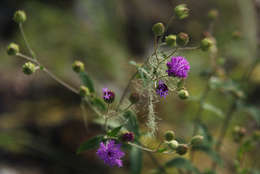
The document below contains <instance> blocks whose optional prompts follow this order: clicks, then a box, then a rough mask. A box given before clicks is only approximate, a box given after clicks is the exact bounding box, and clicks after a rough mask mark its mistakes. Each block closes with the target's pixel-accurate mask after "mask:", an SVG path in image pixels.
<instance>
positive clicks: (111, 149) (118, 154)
mask: <svg viewBox="0 0 260 174" xmlns="http://www.w3.org/2000/svg"><path fill="white" fill-rule="evenodd" d="M120 146H121V144H116V143H115V141H114V140H108V141H107V142H106V144H104V143H103V142H101V143H100V146H99V149H98V150H97V155H98V156H99V158H100V159H101V160H103V161H104V163H105V164H107V165H109V166H111V167H113V166H116V165H117V166H118V167H122V166H123V163H122V160H121V158H122V157H123V156H124V155H125V153H124V152H123V151H121V148H120Z"/></svg>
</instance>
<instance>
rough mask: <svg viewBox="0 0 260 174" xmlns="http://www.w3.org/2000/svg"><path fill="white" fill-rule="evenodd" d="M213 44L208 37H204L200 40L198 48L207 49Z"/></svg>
mask: <svg viewBox="0 0 260 174" xmlns="http://www.w3.org/2000/svg"><path fill="white" fill-rule="evenodd" d="M212 46H213V41H212V40H211V39H210V38H204V39H202V40H201V42H200V48H201V50H202V51H208V50H209V49H210V48H211V47H212Z"/></svg>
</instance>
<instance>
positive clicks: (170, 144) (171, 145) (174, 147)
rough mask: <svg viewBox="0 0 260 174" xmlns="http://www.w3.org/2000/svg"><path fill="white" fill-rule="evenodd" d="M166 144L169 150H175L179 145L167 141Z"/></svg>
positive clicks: (172, 141)
mask: <svg viewBox="0 0 260 174" xmlns="http://www.w3.org/2000/svg"><path fill="white" fill-rule="evenodd" d="M167 144H168V146H169V148H171V149H172V150H176V149H177V148H178V146H179V143H178V141H176V140H171V141H168V142H167Z"/></svg>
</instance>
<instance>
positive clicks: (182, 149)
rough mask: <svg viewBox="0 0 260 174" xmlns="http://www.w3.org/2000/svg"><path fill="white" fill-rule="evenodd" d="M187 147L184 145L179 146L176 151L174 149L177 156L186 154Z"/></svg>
mask: <svg viewBox="0 0 260 174" xmlns="http://www.w3.org/2000/svg"><path fill="white" fill-rule="evenodd" d="M188 149H189V147H188V145H186V144H179V145H178V147H177V149H176V152H177V153H178V154H179V155H184V154H186V153H187V151H188Z"/></svg>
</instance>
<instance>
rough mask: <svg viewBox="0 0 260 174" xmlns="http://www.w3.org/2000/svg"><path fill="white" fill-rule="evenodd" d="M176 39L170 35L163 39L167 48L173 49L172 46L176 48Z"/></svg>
mask: <svg viewBox="0 0 260 174" xmlns="http://www.w3.org/2000/svg"><path fill="white" fill-rule="evenodd" d="M176 39H177V36H176V35H173V34H171V35H169V36H166V37H165V42H166V44H167V45H168V46H171V47H174V46H176Z"/></svg>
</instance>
